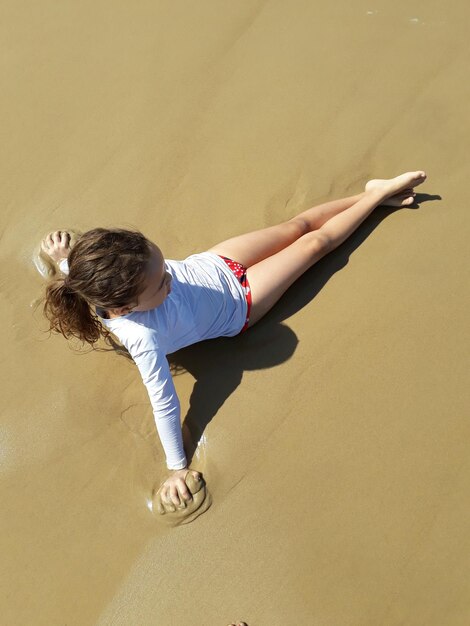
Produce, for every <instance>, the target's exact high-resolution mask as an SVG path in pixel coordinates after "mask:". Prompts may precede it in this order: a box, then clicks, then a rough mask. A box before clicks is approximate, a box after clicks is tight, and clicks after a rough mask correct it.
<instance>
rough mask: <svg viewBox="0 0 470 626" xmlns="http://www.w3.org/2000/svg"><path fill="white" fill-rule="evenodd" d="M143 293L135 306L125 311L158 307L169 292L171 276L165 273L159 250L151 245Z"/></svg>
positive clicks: (147, 309) (163, 260)
mask: <svg viewBox="0 0 470 626" xmlns="http://www.w3.org/2000/svg"><path fill="white" fill-rule="evenodd" d="M144 284H145V289H144V291H143V292H142V293H141V294H139V297H138V300H137V306H133V307H130V309H129V310H128V311H127V312H128V313H129V312H130V311H150V309H155V308H156V307H157V306H160V305H161V304H162V302H163V301H164V300H165V298H166V297H167V296H168V295H169V293H170V292H171V274H170V273H169V272H168V271H167V269H166V265H165V259H164V258H163V254H162V253H161V250H160V248H158V247H157V246H156V245H155V244H152V252H151V257H150V262H149V269H148V274H147V279H146V282H145V283H144Z"/></svg>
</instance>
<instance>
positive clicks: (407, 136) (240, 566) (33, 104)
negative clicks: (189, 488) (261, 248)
mask: <svg viewBox="0 0 470 626" xmlns="http://www.w3.org/2000/svg"><path fill="white" fill-rule="evenodd" d="M469 23H470V7H469V5H468V3H467V2H464V1H463V0H457V1H456V2H451V3H443V2H435V1H433V0H426V1H425V0H418V1H417V2H414V3H410V2H408V1H405V0H395V1H394V2H392V1H391V0H388V1H386V2H385V1H380V0H378V1H377V2H370V3H365V2H362V1H361V0H359V1H358V2H348V1H346V0H338V1H336V2H327V1H326V0H318V1H315V2H313V1H308V0H303V1H300V0H292V1H291V2H282V1H280V0H277V1H275V0H269V1H268V0H267V1H264V2H262V1H255V0H241V1H236V2H227V1H224V2H223V1H220V0H219V1H218V2H216V1H214V0H199V1H198V2H189V1H180V0H177V1H175V2H170V1H161V0H156V1H155V0H154V1H149V0H143V1H142V2H137V3H133V2H130V1H128V2H123V1H117V2H116V1H114V2H112V1H111V0H106V1H100V0H98V2H90V1H89V0H81V1H80V2H72V1H70V0H64V1H62V2H53V1H52V0H44V1H42V2H33V1H32V0H24V1H19V0H3V2H2V8H1V19H0V33H1V37H0V46H1V51H2V64H1V67H2V98H1V100H0V102H1V104H0V107H1V126H2V141H1V143H2V150H1V153H0V165H1V181H2V183H1V186H0V195H1V209H0V221H1V231H0V232H1V243H0V254H1V262H0V271H1V277H0V287H1V297H2V306H1V325H2V347H3V350H2V357H1V380H2V391H1V405H0V406H1V421H0V489H1V491H0V494H1V502H2V513H1V515H0V554H1V555H2V566H1V568H0V587H1V590H2V592H1V596H0V598H1V599H0V615H1V618H0V621H1V623H2V624H5V625H6V626H17V625H18V626H63V625H64V624H66V625H67V626H88V625H96V626H134V625H136V626H147V625H148V626H154V625H155V626H186V625H187V626H226V624H228V623H229V622H230V621H232V620H235V619H244V620H245V621H246V622H247V623H248V625H249V626H278V625H280V624H282V625H283V626H378V625H380V626H398V625H400V626H468V624H469V623H470V590H469V585H468V580H469V577H470V530H469V523H468V520H469V515H470V498H469V488H470V454H469V445H470V444H469V442H470V420H469V419H468V418H469V404H470V402H469V400H470V398H469V389H470V385H469V381H468V354H469V349H468V348H469V341H468V338H469V332H468V310H469V293H468V271H467V270H468V266H469V258H468V256H469V255H468V250H469V244H468V238H469V221H470V220H469V208H468V201H467V198H466V191H465V184H466V181H468V162H469V159H468V151H469V146H470V124H469V121H470V119H469V118H470V113H469V110H470V109H469V105H468V103H469V101H470V81H469V80H468V68H469V67H470V58H469V57H470V47H469V43H468V42H469V36H468V24H469ZM411 169H412V170H414V169H424V170H426V172H427V174H428V180H427V181H426V183H425V184H424V185H423V186H422V187H420V188H419V192H420V195H419V196H418V206H416V207H414V208H410V209H390V208H382V207H381V208H378V209H377V210H376V211H375V212H374V213H373V214H372V215H371V216H370V217H369V218H368V219H367V220H366V221H365V222H364V223H363V224H362V225H361V226H360V227H359V229H358V230H357V231H356V232H355V233H354V234H353V236H352V237H351V238H350V239H348V240H347V241H346V242H345V243H344V244H343V245H342V246H341V247H340V248H338V249H337V250H335V251H333V252H332V253H331V254H329V255H328V256H327V257H325V258H324V259H323V260H322V261H320V262H319V263H318V264H317V265H316V266H314V268H312V270H310V271H309V272H308V273H307V274H306V275H305V276H304V277H303V278H302V279H301V280H300V281H299V282H298V283H297V284H296V285H295V286H294V287H292V288H291V289H290V290H289V292H288V293H287V294H286V295H285V297H284V298H283V300H282V301H281V302H280V303H279V305H278V306H277V307H276V308H275V309H274V310H273V311H272V312H271V313H270V314H269V315H268V316H267V317H266V318H265V319H264V320H263V321H261V322H260V323H259V325H257V326H256V327H254V328H253V329H251V330H250V331H249V332H248V333H246V334H245V335H244V336H242V337H239V338H236V339H231V340H229V339H223V340H216V341H212V342H206V343H205V344H201V345H198V346H195V347H192V348H190V349H187V350H185V351H183V352H182V353H181V354H179V355H178V359H177V370H178V372H177V375H175V383H176V386H177V390H178V393H179V396H180V400H181V404H182V410H183V417H184V420H185V430H186V431H187V432H186V434H187V437H188V440H192V441H193V442H194V445H193V446H192V447H191V446H190V447H191V448H192V450H190V452H192V453H193V454H192V456H193V462H192V467H193V468H194V469H197V470H199V471H201V472H202V473H203V475H204V478H205V480H206V482H207V489H208V492H210V494H211V496H212V506H211V507H210V508H209V509H208V510H207V511H206V512H205V513H204V514H202V515H200V516H199V517H197V518H196V519H195V520H194V521H193V522H191V523H189V524H184V525H176V526H172V525H168V524H165V523H160V521H159V520H157V519H156V515H155V513H152V511H151V509H152V493H153V490H154V488H155V486H157V488H158V485H159V484H161V482H162V480H163V479H164V477H165V468H164V459H163V456H162V450H161V447H160V443H159V441H158V438H157V435H156V432H155V426H154V423H153V417H152V412H151V407H150V404H149V402H148V397H147V392H146V389H145V387H144V386H143V384H142V381H141V379H140V376H139V373H138V371H137V369H136V367H135V366H134V365H133V363H131V362H129V361H128V360H126V359H125V358H123V357H121V356H118V355H116V354H114V353H112V352H110V353H89V354H84V355H79V354H77V353H76V352H74V351H73V350H72V349H71V348H70V347H69V346H68V344H67V342H66V341H65V340H64V339H63V338H62V337H60V336H52V337H50V336H49V335H48V334H47V332H45V329H46V328H47V325H46V323H45V320H44V319H43V317H42V315H41V309H40V308H35V306H34V303H35V301H36V300H37V298H38V297H39V296H40V295H41V291H42V288H43V285H44V280H43V278H42V277H41V276H40V274H39V273H38V271H37V269H36V267H35V264H34V259H35V258H36V257H35V254H37V245H38V242H39V240H40V238H41V237H43V236H44V234H45V233H47V232H48V231H50V230H55V229H63V228H74V229H75V230H76V231H77V232H81V231H85V230H87V229H89V228H93V227H96V226H103V227H111V226H119V227H134V228H138V229H140V230H141V231H142V232H144V233H145V234H146V235H147V236H148V237H149V238H150V239H153V240H154V241H155V242H157V243H158V244H159V246H160V247H161V249H162V251H163V253H164V254H165V256H166V257H168V258H170V259H178V258H184V257H185V256H187V255H189V254H191V253H193V252H197V251H202V250H205V249H207V248H209V247H210V246H212V245H214V244H215V243H217V242H218V241H221V240H224V239H226V238H228V237H230V236H233V235H235V234H239V233H242V232H244V231H249V230H253V229H256V228H261V227H264V226H270V225H272V224H275V223H277V222H279V221H281V220H283V219H287V218H289V217H291V216H292V215H294V214H295V213H297V212H300V211H301V210H304V209H307V208H309V207H310V206H313V205H315V204H318V203H320V202H322V201H325V200H328V199H333V198H340V197H342V196H347V195H351V194H353V193H358V192H360V191H362V189H363V186H364V184H365V182H366V181H367V180H368V179H370V178H376V177H380V178H384V177H391V176H395V175H397V174H399V173H401V172H403V171H406V170H411Z"/></svg>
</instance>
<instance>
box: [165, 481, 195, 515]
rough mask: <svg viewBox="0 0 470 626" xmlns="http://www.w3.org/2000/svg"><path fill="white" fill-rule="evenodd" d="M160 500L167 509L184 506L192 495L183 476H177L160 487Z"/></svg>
mask: <svg viewBox="0 0 470 626" xmlns="http://www.w3.org/2000/svg"><path fill="white" fill-rule="evenodd" d="M161 500H162V504H163V505H164V506H165V507H166V508H167V509H168V510H170V511H176V509H177V508H186V504H187V503H188V502H190V501H191V500H192V495H191V492H190V491H189V489H188V486H187V485H186V482H185V481H184V480H183V478H178V479H177V480H176V481H174V482H172V483H170V484H169V485H164V486H163V487H162V491H161Z"/></svg>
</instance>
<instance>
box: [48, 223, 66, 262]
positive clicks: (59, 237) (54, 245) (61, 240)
mask: <svg viewBox="0 0 470 626" xmlns="http://www.w3.org/2000/svg"><path fill="white" fill-rule="evenodd" d="M41 249H42V250H43V251H44V252H45V253H46V254H47V255H49V256H50V257H51V259H52V260H53V261H55V262H56V263H59V262H60V261H61V260H62V259H66V258H67V257H68V256H69V254H70V234H69V233H68V232H67V231H66V230H56V231H54V232H53V233H49V234H48V235H47V236H46V237H45V238H44V239H43V240H42V241H41Z"/></svg>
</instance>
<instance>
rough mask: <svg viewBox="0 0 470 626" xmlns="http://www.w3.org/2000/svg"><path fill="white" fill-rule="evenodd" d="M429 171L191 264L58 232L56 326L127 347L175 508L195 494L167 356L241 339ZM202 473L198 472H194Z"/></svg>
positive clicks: (233, 242) (144, 247) (408, 199)
mask: <svg viewBox="0 0 470 626" xmlns="http://www.w3.org/2000/svg"><path fill="white" fill-rule="evenodd" d="M425 179H426V175H425V173H424V172H422V171H417V172H408V173H405V174H402V175H400V176H397V177H396V178H392V179H390V180H371V181H369V182H368V183H367V184H366V186H365V191H364V192H363V193H361V194H359V195H356V196H352V197H349V198H344V199H342V200H335V201H332V202H327V203H325V204H321V205H319V206H316V207H313V208H311V209H308V210H307V211H304V212H303V213H300V214H299V215H297V216H296V217H293V218H292V219H289V220H287V221H286V222H283V223H282V224H279V225H277V226H271V227H269V228H264V229H262V230H258V231H254V232H251V233H248V234H245V235H241V236H238V237H234V238H232V239H228V240H227V241H224V242H222V243H220V244H218V245H216V246H214V247H213V248H211V249H210V250H208V251H207V252H203V253H200V254H194V255H192V256H190V257H188V258H187V259H185V260H184V261H170V260H166V259H164V257H163V254H162V252H161V251H160V249H159V248H158V246H157V245H156V244H154V243H153V242H151V241H149V240H148V239H146V238H145V237H144V236H143V235H142V234H141V233H139V232H132V231H127V230H121V229H111V230H109V229H103V228H96V229H94V230H90V231H88V232H86V233H84V234H83V235H82V236H81V237H80V238H79V239H78V240H77V242H76V243H75V244H74V245H73V246H72V247H71V246H70V245H69V243H70V237H69V234H68V233H67V232H65V231H55V232H54V233H50V234H49V235H48V236H47V237H46V238H45V239H44V240H43V241H42V244H41V247H42V249H43V251H44V252H45V253H46V254H48V255H49V256H50V257H51V259H52V260H53V261H55V262H56V263H58V264H59V267H60V269H61V271H62V273H63V275H62V277H61V278H59V279H57V280H54V281H52V282H50V283H49V284H48V285H47V287H46V299H45V304H44V312H45V315H46V316H47V318H48V319H49V321H50V327H51V330H53V331H56V332H59V333H61V334H62V335H64V337H66V338H72V337H75V338H78V339H80V340H81V341H83V342H86V343H89V344H90V345H91V346H92V347H94V346H95V344H96V342H97V341H98V340H99V339H100V337H104V339H105V340H106V339H107V340H108V342H111V339H110V333H113V334H114V335H115V336H117V337H118V339H119V340H120V342H121V343H122V344H123V345H124V346H125V347H126V348H127V350H128V351H129V353H130V355H131V356H132V358H133V360H134V361H135V363H136V365H137V367H138V368H139V371H140V373H141V375H142V379H143V382H144V384H145V385H146V387H147V390H148V393H149V397H150V401H151V403H152V407H153V412H154V416H155V423H156V427H157V430H158V434H159V436H160V440H161V443H162V445H163V448H164V451H165V454H166V461H167V466H168V469H169V470H170V471H171V474H170V476H169V478H168V479H167V480H166V481H165V482H164V483H163V485H162V488H161V491H160V493H161V499H162V502H163V504H164V505H165V506H166V507H167V508H168V510H175V509H174V507H180V506H185V505H186V502H189V501H190V500H191V494H190V492H189V490H188V487H187V485H186V483H185V478H186V475H187V473H188V471H189V470H188V467H187V462H186V456H185V451H184V448H183V441H182V432H181V424H180V411H179V402H178V398H177V395H176V393H175V388H174V385H173V381H172V377H171V375H170V369H169V365H168V362H167V359H166V355H167V354H169V353H172V352H175V351H176V350H179V349H180V348H182V347H184V346H188V345H190V344H192V343H195V342H198V341H202V340H204V339H210V338H214V337H220V336H234V335H237V334H238V333H240V332H244V331H246V329H247V328H249V327H250V326H253V324H256V322H257V321H258V320H260V319H261V318H262V317H263V315H265V314H266V313H267V312H268V311H269V310H270V309H271V307H272V306H273V305H274V304H275V303H276V302H277V301H278V300H279V298H280V297H281V296H282V294H283V293H284V292H285V291H286V290H287V289H288V287H290V285H292V283H293V282H294V281H295V280H296V279H297V278H299V277H300V276H301V275H302V274H303V273H304V272H305V271H306V270H308V269H309V268H310V267H311V266H312V265H313V264H314V263H316V262H317V261H318V260H319V259H321V258H322V257H323V256H325V255H326V254H327V253H328V252H331V250H334V249H335V248H336V247H338V246H339V245H340V244H341V243H342V242H343V241H344V240H345V239H346V238H347V237H348V236H349V235H351V233H353V232H354V231H355V230H356V228H357V227H358V226H359V225H360V224H361V223H362V222H363V221H364V220H365V219H366V217H367V216H368V215H369V214H370V213H372V211H373V210H374V209H375V208H376V207H377V206H379V205H388V206H395V207H396V206H409V205H410V204H412V203H413V201H414V197H415V195H416V194H415V193H414V191H413V189H414V187H416V186H417V185H419V184H421V183H423V182H424V180H425ZM193 474H194V476H195V477H196V478H197V477H199V475H198V474H197V473H196V472H193Z"/></svg>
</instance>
